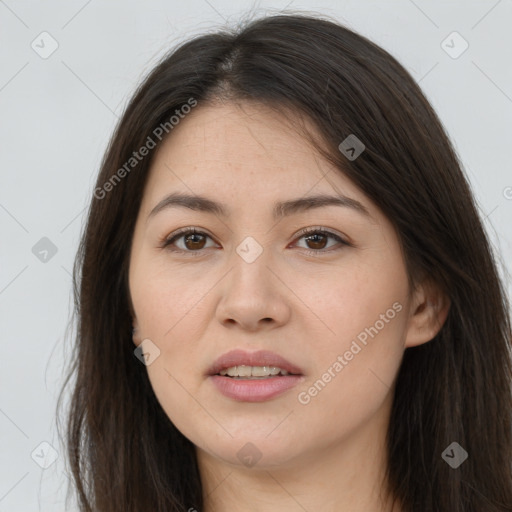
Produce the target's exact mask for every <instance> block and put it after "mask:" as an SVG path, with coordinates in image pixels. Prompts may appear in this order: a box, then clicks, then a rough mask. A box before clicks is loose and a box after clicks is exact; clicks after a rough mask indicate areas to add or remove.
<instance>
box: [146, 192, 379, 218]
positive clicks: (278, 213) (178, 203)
mask: <svg viewBox="0 0 512 512" xmlns="http://www.w3.org/2000/svg"><path fill="white" fill-rule="evenodd" d="M325 206H341V207H344V208H351V209H352V210H354V211H356V212H358V213H360V214H362V215H364V216H366V217H368V218H372V216H371V215H370V212H369V211H368V209H367V208H366V207H365V206H364V205H363V204H362V203H360V202H359V201H357V200H356V199H352V198H350V197H347V196H344V195H339V196H330V195H326V194H320V195H314V196H306V197H301V198H298V199H290V200H288V201H280V202H277V203H275V204H274V207H273V211H272V216H273V218H274V219H276V220H277V219H280V218H283V217H287V216H289V215H294V214H297V213H302V212H305V211H308V210H312V209H315V208H322V207H325ZM169 208H188V209H190V210H194V211H199V212H206V213H212V214H215V215H218V216H220V217H224V218H226V217H230V212H229V210H228V209H227V208H226V206H225V205H223V204H222V203H218V202H217V201H214V200H213V199H209V198H207V197H204V196H200V195H190V194H185V193H182V192H173V193H171V194H169V195H167V196H166V197H164V198H163V199H162V200H161V201H160V202H159V203H158V204H157V205H156V206H155V207H154V208H153V209H152V210H151V212H150V213H149V215H148V218H147V219H146V222H147V221H149V219H150V218H151V217H154V216H155V215H156V214H157V213H159V212H161V211H163V210H166V209H169Z"/></svg>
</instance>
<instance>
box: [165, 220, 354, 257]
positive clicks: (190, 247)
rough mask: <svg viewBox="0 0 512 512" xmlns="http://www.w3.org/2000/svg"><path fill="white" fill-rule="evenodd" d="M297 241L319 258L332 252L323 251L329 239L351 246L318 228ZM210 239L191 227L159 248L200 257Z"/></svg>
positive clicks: (305, 231)
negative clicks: (305, 245) (307, 246)
mask: <svg viewBox="0 0 512 512" xmlns="http://www.w3.org/2000/svg"><path fill="white" fill-rule="evenodd" d="M298 235H299V240H300V239H301V238H304V239H305V240H306V243H308V244H313V249H312V250H311V249H310V250H307V249H306V251H305V252H306V254H308V255H311V256H320V255H322V254H324V253H326V252H333V250H332V249H329V250H325V246H326V243H327V240H328V239H329V238H331V239H332V240H336V241H337V242H338V243H339V244H341V245H342V246H352V245H351V244H350V243H349V242H347V241H346V240H344V239H343V238H342V237H341V236H339V235H337V234H335V233H332V232H331V231H328V230H325V229H323V228H320V227H313V228H306V229H303V230H302V231H301V232H299V233H298ZM207 238H210V239H212V238H211V237H210V235H208V234H207V233H204V232H202V231H198V230H196V229H195V228H193V227H187V228H182V229H180V230H178V231H176V232H174V233H172V234H171V235H170V236H169V237H168V238H165V239H164V240H163V241H162V242H161V244H160V247H161V248H166V249H167V250H169V251H171V252H181V253H189V254H191V253H193V255H194V256H200V255H201V251H202V250H203V249H205V240H206V239H207ZM181 239H183V246H182V247H179V246H178V245H177V242H178V241H181ZM172 246H177V247H178V248H177V249H175V248H171V247H172Z"/></svg>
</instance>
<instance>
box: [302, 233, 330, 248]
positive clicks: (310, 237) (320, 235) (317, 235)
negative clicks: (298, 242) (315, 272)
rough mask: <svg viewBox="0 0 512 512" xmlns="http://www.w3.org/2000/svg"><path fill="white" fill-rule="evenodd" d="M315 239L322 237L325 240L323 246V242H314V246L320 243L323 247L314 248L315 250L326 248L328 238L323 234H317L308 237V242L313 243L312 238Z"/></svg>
mask: <svg viewBox="0 0 512 512" xmlns="http://www.w3.org/2000/svg"><path fill="white" fill-rule="evenodd" d="M315 237H321V238H323V242H324V243H323V244H322V242H318V241H313V243H314V244H318V243H320V245H321V247H314V248H315V249H323V248H324V247H325V241H326V236H325V235H322V234H321V233H315V234H313V235H309V236H308V237H306V239H307V240H308V242H311V239H312V238H315Z"/></svg>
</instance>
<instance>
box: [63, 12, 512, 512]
mask: <svg viewBox="0 0 512 512" xmlns="http://www.w3.org/2000/svg"><path fill="white" fill-rule="evenodd" d="M329 240H330V241H329ZM75 293H76V304H77V317H78V335H77V344H76V352H75V360H74V364H73V367H72V368H71V371H70V374H69V376H68V378H70V377H71V376H75V378H76V382H75V384H74V392H73V395H72V401H71V407H70V410H69V416H68V423H67V437H66V441H67V444H68V455H69V460H70V463H71V470H72V473H73V477H74V483H75V485H76V488H77V492H78V497H79V503H80V507H81V510H84V511H86V510H94V511H101V512H103V511H105V512H106V511H118V510H119V511H130V510H133V511H141V510H148V511H149V510H151V511H164V510H165V511H187V510H188V511H192V510H201V511H205V512H211V511H224V510H237V511H247V510H251V511H256V510H257V511H259V510H265V511H269V510H324V511H342V512H345V511H355V510H372V511H373V510H375V511H377V510H379V511H393V512H396V511H400V512H406V511H414V512H421V511H425V512H426V511H437V512H439V511H442V512H444V511H446V512H453V511H465V512H467V511H479V512H482V511H486V512H487V511H488V512H491V511H503V510H512V463H511V461H512V418H511V414H512V396H511V377H512V365H511V359H510V348H511V327H510V318H509V316H508V311H509V310H508V303H507V298H506V296H505V292H504V289H503V285H502V284H501V283H500V281H499V277H498V272H497V269H496V263H495V262H494V260H493V257H492V252H491V249H490V245H489V242H488V240H487V238H486V234H485V232H484V230H483V227H482V222H481V220H480V219H479V216H478V214H477V210H476V207H475V202H474V199H473V197H472V195H471V192H470V188H469V186H468V182H467V180H466V178H465V176H464V174H463V173H462V170H461V164H460V162H459V161H458V159H457V156H456V154H455V151H454V149H453V147H452V145H451V143H450V141H449V139H448V137H447V135H446V133H445V131H444V129H443V127H442V125H441V122H440V121H439V119H438V117H437V116H436V114H435V113H434V111H433V110H432V108H431V106H430V105H429V103H428V102H427V100H426V99H425V97H424V95H423V94H422V92H421V91H420V89H419V87H418V86H417V85H416V84H415V82H414V80H413V79H412V78H411V76H410V75H409V74H408V73H407V71H406V70H404V68H403V67H402V66H401V65H400V64H399V63H398V62H397V61H396V60H395V59H394V58H393V57H392V56H391V55H389V54H388V53H387V52H385V51H384V50H383V49H381V48H379V47H378V46H376V45H375V44H374V43H372V42H371V41H369V40H368V39H366V38H364V37H362V36H361V35H358V34H356V33H354V32H352V31H351V30H349V29H347V28H345V27H343V26H340V25H339V24H337V23H335V22H332V21H329V20H324V19H321V18H319V17H310V16H305V15H279V16H272V17H267V18H263V19H260V20H256V21H253V22H251V23H249V24H247V26H245V27H243V28H241V29H239V30H238V31H236V32H235V31H234V32H233V33H227V32H219V33H216V34H210V35H204V36H200V37H196V38H194V39H192V40H191V41H188V42H186V43H185V44H183V45H182V46H181V47H179V48H178V49H176V50H175V51H173V52H171V53H170V54H169V55H168V56H166V57H165V58H164V59H163V60H162V61H161V63H160V64H159V65H158V66H157V67H156V68H155V69H154V70H153V71H152V72H151V73H150V74H149V76H148V77H147V78H146V79H145V81H144V83H143V84H142V85H141V86H140V87H139V89H138V90H137V92H136V94H135V95H134V97H133V98H132V100H131V101H130V103H129V105H128V107H127V108H126V112H125V113H124V115H123V117H122V119H121V120H120V122H119V125H118V127H117V129H116V131H115V133H114V135H113V137H112V140H111V142H110V145H109V147H108V150H107V152H106V154H105V158H104V160H103V163H102V167H101V171H100V173H99V176H98V179H97V184H96V187H95V191H94V197H93V198H92V202H91V208H90V212H89V217H88V222H87V226H86V229H85V233H84V235H83V238H82V241H81V245H80V250H79V253H78V255H77V260H76V265H75Z"/></svg>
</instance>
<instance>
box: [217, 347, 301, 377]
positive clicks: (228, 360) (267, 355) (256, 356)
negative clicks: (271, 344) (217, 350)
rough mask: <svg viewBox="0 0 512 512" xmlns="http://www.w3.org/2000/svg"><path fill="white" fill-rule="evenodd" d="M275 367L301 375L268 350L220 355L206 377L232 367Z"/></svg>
mask: <svg viewBox="0 0 512 512" xmlns="http://www.w3.org/2000/svg"><path fill="white" fill-rule="evenodd" d="M241 365H245V366H277V367H278V368H281V370H286V371H287V372H288V373H294V374H297V375H302V370H301V369H300V368H299V367H298V366H295V365H294V364H292V363H290V361H288V360H287V359H285V358H284V357H282V356H280V355H278V354H276V353H275V352H271V351H269V350H258V351H257V352H247V351H245V350H241V349H236V350H230V351H229V352H226V353H225V354H222V355H221V356H220V357H219V358H218V359H216V360H215V362H214V363H213V364H212V366H210V368H209V369H208V375H216V374H218V373H219V372H220V371H221V370H225V369H227V368H231V367H232V366H241Z"/></svg>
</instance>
